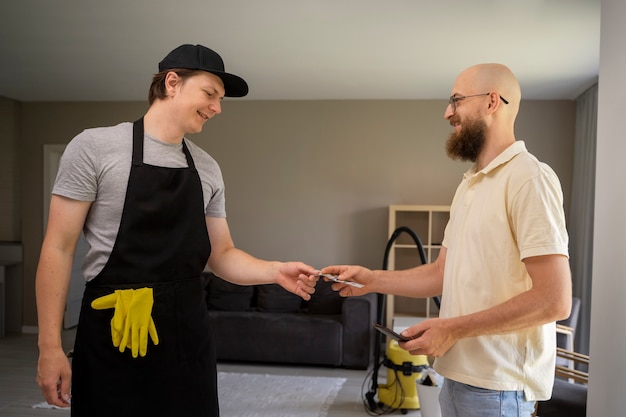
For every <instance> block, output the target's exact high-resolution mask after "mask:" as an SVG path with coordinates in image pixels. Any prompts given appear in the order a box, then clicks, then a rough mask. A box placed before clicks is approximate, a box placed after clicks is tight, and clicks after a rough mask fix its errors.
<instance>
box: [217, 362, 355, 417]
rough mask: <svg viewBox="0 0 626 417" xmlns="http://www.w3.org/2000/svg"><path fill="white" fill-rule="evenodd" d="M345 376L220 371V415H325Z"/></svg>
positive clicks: (291, 416)
mask: <svg viewBox="0 0 626 417" xmlns="http://www.w3.org/2000/svg"><path fill="white" fill-rule="evenodd" d="M345 381H346V379H345V378H332V377H309V376H306V377H305V376H289V375H267V374H245V373H233V372H220V373H219V374H218V389H219V394H218V395H219V402H220V416H221V417H267V416H272V417H294V416H297V417H326V415H327V414H328V410H329V408H330V406H331V405H332V403H333V401H334V400H335V397H336V396H337V393H338V392H339V390H340V389H341V387H342V385H343V383H344V382H345Z"/></svg>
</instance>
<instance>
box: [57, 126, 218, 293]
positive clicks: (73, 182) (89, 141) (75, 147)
mask: <svg viewBox="0 0 626 417" xmlns="http://www.w3.org/2000/svg"><path fill="white" fill-rule="evenodd" d="M132 137H133V125H132V123H128V122H125V123H121V124H119V125H117V126H111V127H100V128H93V129H87V130H84V131H83V132H81V133H80V134H78V135H77V136H76V137H75V138H74V139H72V141H71V142H70V143H69V144H68V145H67V147H66V149H65V152H64V153H63V156H62V157H61V161H60V164H59V170H58V174H57V178H56V181H55V184H54V188H53V190H52V193H53V194H56V195H60V196H63V197H67V198H71V199H74V200H80V201H91V202H92V205H91V208H90V210H89V213H88V215H87V219H86V221H85V226H84V229H83V231H84V234H85V238H86V240H87V243H88V244H89V246H90V248H89V250H88V252H87V255H86V256H85V260H84V265H83V273H84V276H85V279H86V280H87V281H89V280H91V279H93V278H94V277H95V276H96V275H97V274H98V273H99V272H100V271H101V270H102V268H103V267H104V265H105V264H106V262H107V260H108V259H109V255H110V254H111V250H112V249H113V244H114V243H115V239H116V237H117V231H118V229H119V226H120V221H121V218H122V210H123V208H124V200H125V197H126V188H127V185H128V178H129V175H130V168H131V162H132V148H133V141H132ZM185 143H186V144H187V148H188V149H189V152H190V153H191V156H192V158H193V161H194V164H195V166H196V169H197V171H198V174H199V176H200V181H201V183H202V192H203V197H204V207H205V215H206V216H208V217H226V209H225V199H224V180H223V178H222V172H221V170H220V168H219V165H218V164H217V162H216V161H215V160H214V159H213V158H212V157H211V156H210V155H209V154H207V153H206V152H205V151H204V150H202V149H201V148H200V147H198V146H197V145H195V144H194V143H193V142H190V141H189V140H188V139H185ZM144 162H145V163H147V164H150V165H154V166H162V167H168V168H181V167H186V166H187V160H186V158H185V155H184V153H183V151H182V144H177V145H173V144H169V143H164V142H161V141H159V140H157V139H155V138H152V137H150V136H148V135H145V136H144Z"/></svg>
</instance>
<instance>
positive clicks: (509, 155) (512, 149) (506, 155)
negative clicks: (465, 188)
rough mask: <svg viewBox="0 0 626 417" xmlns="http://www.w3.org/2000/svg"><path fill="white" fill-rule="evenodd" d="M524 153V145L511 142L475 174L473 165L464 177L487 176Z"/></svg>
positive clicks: (518, 141) (520, 142) (522, 142)
mask: <svg viewBox="0 0 626 417" xmlns="http://www.w3.org/2000/svg"><path fill="white" fill-rule="evenodd" d="M522 152H526V144H525V143H524V141H522V140H517V141H515V142H513V143H512V144H511V145H510V146H509V147H508V148H506V149H505V150H504V151H502V152H501V153H500V155H498V156H496V157H495V158H493V160H492V161H491V162H490V163H489V164H488V165H487V166H486V167H484V168H483V169H481V170H480V171H478V172H476V165H473V166H472V167H471V168H470V169H469V170H468V171H467V172H466V173H465V174H464V177H465V178H466V179H467V178H470V177H472V176H474V175H477V174H483V175H487V174H489V173H490V172H491V171H493V170H494V169H496V168H497V167H499V166H500V165H504V164H506V163H507V162H509V161H510V160H511V159H513V158H514V157H515V156H516V155H517V154H520V153H522Z"/></svg>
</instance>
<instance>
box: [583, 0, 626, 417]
mask: <svg viewBox="0 0 626 417" xmlns="http://www.w3.org/2000/svg"><path fill="white" fill-rule="evenodd" d="M625 16H626V2H624V0H602V28H601V41H600V43H601V47H600V76H599V83H598V86H599V91H598V148H597V168H596V169H597V170H596V206H595V226H594V227H595V236H594V258H593V263H594V265H593V284H592V302H591V343H590V356H591V366H590V371H589V373H590V382H589V396H588V404H587V416H589V417H622V416H625V415H626V404H625V403H624V399H623V397H624V387H626V357H625V355H624V352H626V331H625V330H626V326H625V325H624V317H626V302H625V300H624V296H625V295H626V262H624V258H625V254H626V192H625V190H624V178H626V164H624V155H626V137H625V136H626V135H625V134H624V113H625V112H626V107H625V105H624V101H625V97H626V85H625V84H624V74H626V53H625V52H624V44H623V40H624V38H626V26H624V24H623V20H624V17H625Z"/></svg>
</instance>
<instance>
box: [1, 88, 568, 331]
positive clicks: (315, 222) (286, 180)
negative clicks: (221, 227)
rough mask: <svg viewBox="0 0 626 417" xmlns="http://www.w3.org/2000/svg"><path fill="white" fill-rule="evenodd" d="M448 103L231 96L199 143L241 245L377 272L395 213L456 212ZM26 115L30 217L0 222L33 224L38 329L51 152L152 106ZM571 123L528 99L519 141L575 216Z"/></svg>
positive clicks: (27, 283)
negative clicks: (420, 207)
mask: <svg viewBox="0 0 626 417" xmlns="http://www.w3.org/2000/svg"><path fill="white" fill-rule="evenodd" d="M452 81H453V80H451V82H452ZM146 88H147V87H146ZM445 106H446V101H443V100H437V101H410V100H406V101H237V100H225V101H224V103H223V114H222V115H219V116H218V117H217V118H215V119H213V120H211V121H209V122H207V124H206V125H205V129H204V132H203V133H202V134H198V135H194V136H192V137H191V139H192V140H193V141H195V142H196V143H198V144H199V145H200V146H202V147H203V148H204V149H206V150H207V151H208V152H209V153H210V154H211V155H213V156H214V157H215V158H216V159H217V161H218V162H219V163H220V165H221V167H222V170H223V173H224V177H225V181H226V187H227V194H226V198H227V200H226V202H227V211H228V219H229V224H230V227H231V231H232V233H233V236H234V239H235V243H236V244H237V246H239V247H241V248H242V249H245V250H247V251H249V252H250V253H252V254H254V255H256V256H259V257H262V258H266V259H279V260H302V261H304V262H307V263H310V264H312V265H314V266H316V267H322V266H325V265H327V264H332V263H359V264H363V265H366V266H368V267H372V268H380V267H381V265H382V257H383V252H384V248H385V244H386V242H387V206H388V205H390V204H449V203H450V200H451V199H452V196H453V194H454V191H455V189H456V186H457V185H458V183H459V181H460V179H461V175H462V173H463V172H464V171H465V170H466V169H467V168H468V165H467V164H466V163H461V162H454V161H451V160H449V159H448V158H447V157H446V155H445V150H444V142H445V139H446V137H447V135H448V133H449V132H450V126H449V125H448V124H447V122H446V121H445V120H444V119H443V112H444V109H445ZM18 107H19V112H20V118H19V120H20V121H19V123H18V126H17V127H16V129H17V130H18V131H20V132H21V133H20V143H21V152H20V155H19V158H17V159H16V160H18V161H19V163H18V164H17V166H16V169H17V173H18V174H19V175H17V176H19V177H21V187H20V189H21V199H20V201H19V202H18V205H19V206H20V208H21V209H20V211H19V212H18V213H15V214H14V218H13V219H6V218H1V219H0V223H1V222H8V224H12V222H13V221H16V222H18V223H19V217H20V215H21V216H22V218H23V220H24V221H23V222H22V225H21V229H22V230H21V236H20V240H22V241H23V243H24V259H25V265H24V317H23V323H24V325H27V326H34V325H36V322H37V319H36V310H35V305H34V276H35V271H36V264H37V260H38V256H39V249H40V246H41V240H42V237H43V231H42V226H41V225H42V217H43V213H42V207H43V190H42V176H43V173H42V167H43V161H42V155H43V145H44V144H63V143H67V142H68V141H69V140H70V139H71V138H72V137H73V136H74V135H76V134H77V133H79V132H80V131H81V130H82V129H84V128H87V127H93V126H102V125H110V124H115V123H118V122H119V121H131V120H133V119H134V118H137V117H140V116H141V115H142V114H143V112H144V111H145V110H146V104H144V103H21V104H20V105H19V106H18ZM574 117H575V102H573V101H528V102H523V103H522V108H521V111H520V115H519V117H518V123H517V126H516V128H517V129H516V131H517V138H518V139H520V140H525V141H526V142H527V146H528V148H529V150H531V152H533V153H534V154H536V155H537V156H538V157H539V158H540V159H542V160H544V161H545V162H547V163H549V164H551V165H552V166H553V168H554V169H555V171H556V172H557V174H558V175H559V177H560V178H561V181H562V183H563V188H564V191H565V198H566V203H565V204H566V209H567V207H568V205H569V191H570V188H571V186H570V183H571V171H572V155H573V149H572V148H573V141H574V139H573V138H574ZM0 141H1V142H0V149H3V151H4V150H5V149H7V147H11V144H10V143H9V144H7V143H5V141H6V139H5V138H4V137H2V138H0ZM10 198H13V197H10ZM3 199H4V196H3ZM5 228H6V225H4V226H0V230H4V229H5ZM2 239H6V237H4V236H2V237H0V240H2Z"/></svg>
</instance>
